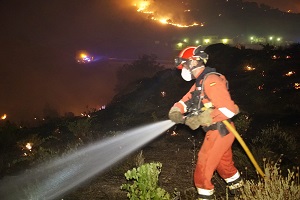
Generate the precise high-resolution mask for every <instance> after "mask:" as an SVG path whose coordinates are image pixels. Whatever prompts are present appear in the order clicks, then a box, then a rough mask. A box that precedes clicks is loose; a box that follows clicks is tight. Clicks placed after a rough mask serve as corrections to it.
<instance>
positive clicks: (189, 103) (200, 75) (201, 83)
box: [169, 46, 243, 199]
mask: <svg viewBox="0 0 300 200" xmlns="http://www.w3.org/2000/svg"><path fill="white" fill-rule="evenodd" d="M207 60H208V54H207V53H206V52H205V51H204V50H203V49H202V47H201V46H198V47H187V48H185V49H183V50H182V51H181V52H180V54H179V56H178V57H177V58H176V59H175V64H176V66H177V68H178V69H181V76H182V78H183V79H184V80H186V81H190V80H192V79H195V80H196V81H195V84H194V85H193V86H192V87H191V89H190V90H189V92H188V93H187V94H186V95H185V96H183V97H182V99H181V100H180V101H178V102H176V103H175V104H174V105H173V107H172V108H171V109H170V111H169V119H171V120H172V121H173V122H175V123H177V124H186V125H187V126H189V127H190V128H191V129H192V130H195V129H198V128H199V127H202V129H203V130H204V131H205V132H206V134H205V138H204V141H203V144H202V146H201V148H200V151H199V153H198V158H197V164H196V169H195V173H194V184H195V186H196V189H197V192H198V194H199V199H214V196H215V195H214V185H213V184H212V182H211V179H212V176H213V173H214V172H215V171H217V172H218V174H219V175H220V176H221V177H222V178H223V179H224V180H225V181H226V183H227V184H228V187H229V190H230V192H231V193H232V194H235V193H236V192H237V189H238V188H240V187H241V186H242V185H243V181H242V179H241V177H240V173H239V171H238V170H237V168H236V167H235V166H234V162H233V160H232V149H231V147H232V143H233V141H234V139H235V137H234V135H233V134H232V133H231V132H229V131H228V130H227V129H226V126H225V125H224V124H223V123H222V121H223V120H228V121H230V123H231V124H232V125H233V123H232V122H231V120H230V118H232V117H233V116H235V115H236V114H238V112H239V108H238V106H237V105H236V104H235V103H234V101H233V100H232V99H231V96H230V94H229V91H228V84H227V80H226V78H225V77H224V76H223V75H222V74H219V73H217V72H216V70H215V69H214V68H210V67H207V66H206V63H207Z"/></svg>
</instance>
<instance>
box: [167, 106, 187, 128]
mask: <svg viewBox="0 0 300 200" xmlns="http://www.w3.org/2000/svg"><path fill="white" fill-rule="evenodd" d="M169 119H170V120H171V121H173V122H175V123H176V124H183V122H184V116H183V114H182V113H181V112H180V109H179V108H177V107H172V108H171V109H170V111H169Z"/></svg>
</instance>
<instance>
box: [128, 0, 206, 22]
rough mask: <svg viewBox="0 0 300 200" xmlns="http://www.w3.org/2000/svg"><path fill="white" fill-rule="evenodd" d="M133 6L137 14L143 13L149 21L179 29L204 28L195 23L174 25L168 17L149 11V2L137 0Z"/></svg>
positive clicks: (188, 10)
mask: <svg viewBox="0 0 300 200" xmlns="http://www.w3.org/2000/svg"><path fill="white" fill-rule="evenodd" d="M133 5H134V6H135V7H136V11H137V12H140V13H143V14H148V15H149V16H148V18H149V19H151V20H153V21H157V22H159V23H161V24H168V25H172V26H176V27H179V28H188V27H193V26H204V23H197V22H194V23H192V24H181V23H176V22H174V21H173V20H172V19H171V18H170V17H166V16H159V15H158V14H157V12H156V11H154V10H151V8H150V6H151V3H150V2H149V1H145V0H139V1H138V2H136V3H133ZM190 11H191V10H190V9H187V10H183V12H190Z"/></svg>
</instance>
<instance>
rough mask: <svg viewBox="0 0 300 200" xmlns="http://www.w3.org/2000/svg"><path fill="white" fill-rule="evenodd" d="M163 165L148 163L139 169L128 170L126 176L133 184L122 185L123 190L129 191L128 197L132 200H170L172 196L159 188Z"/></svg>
mask: <svg viewBox="0 0 300 200" xmlns="http://www.w3.org/2000/svg"><path fill="white" fill-rule="evenodd" d="M161 167H162V164H161V163H146V164H144V165H142V166H140V167H138V168H133V169H132V170H128V171H127V172H126V173H125V174H124V175H125V177H126V179H127V180H128V181H133V182H132V184H129V183H127V184H122V186H121V189H122V190H127V192H128V193H127V197H128V198H129V199H131V200H138V199H144V200H146V199H154V200H163V199H166V200H168V199H170V194H169V193H168V192H166V191H165V190H164V189H162V188H160V187H158V176H159V174H160V172H161Z"/></svg>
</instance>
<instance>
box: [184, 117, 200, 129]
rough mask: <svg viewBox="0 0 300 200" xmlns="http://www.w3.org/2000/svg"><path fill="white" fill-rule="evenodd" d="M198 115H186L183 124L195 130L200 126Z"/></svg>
mask: <svg viewBox="0 0 300 200" xmlns="http://www.w3.org/2000/svg"><path fill="white" fill-rule="evenodd" d="M198 118H199V115H194V116H191V117H187V118H186V120H185V124H186V125H187V126H189V127H190V128H191V129H192V130H196V129H197V128H199V126H200V121H199V119H198Z"/></svg>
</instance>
